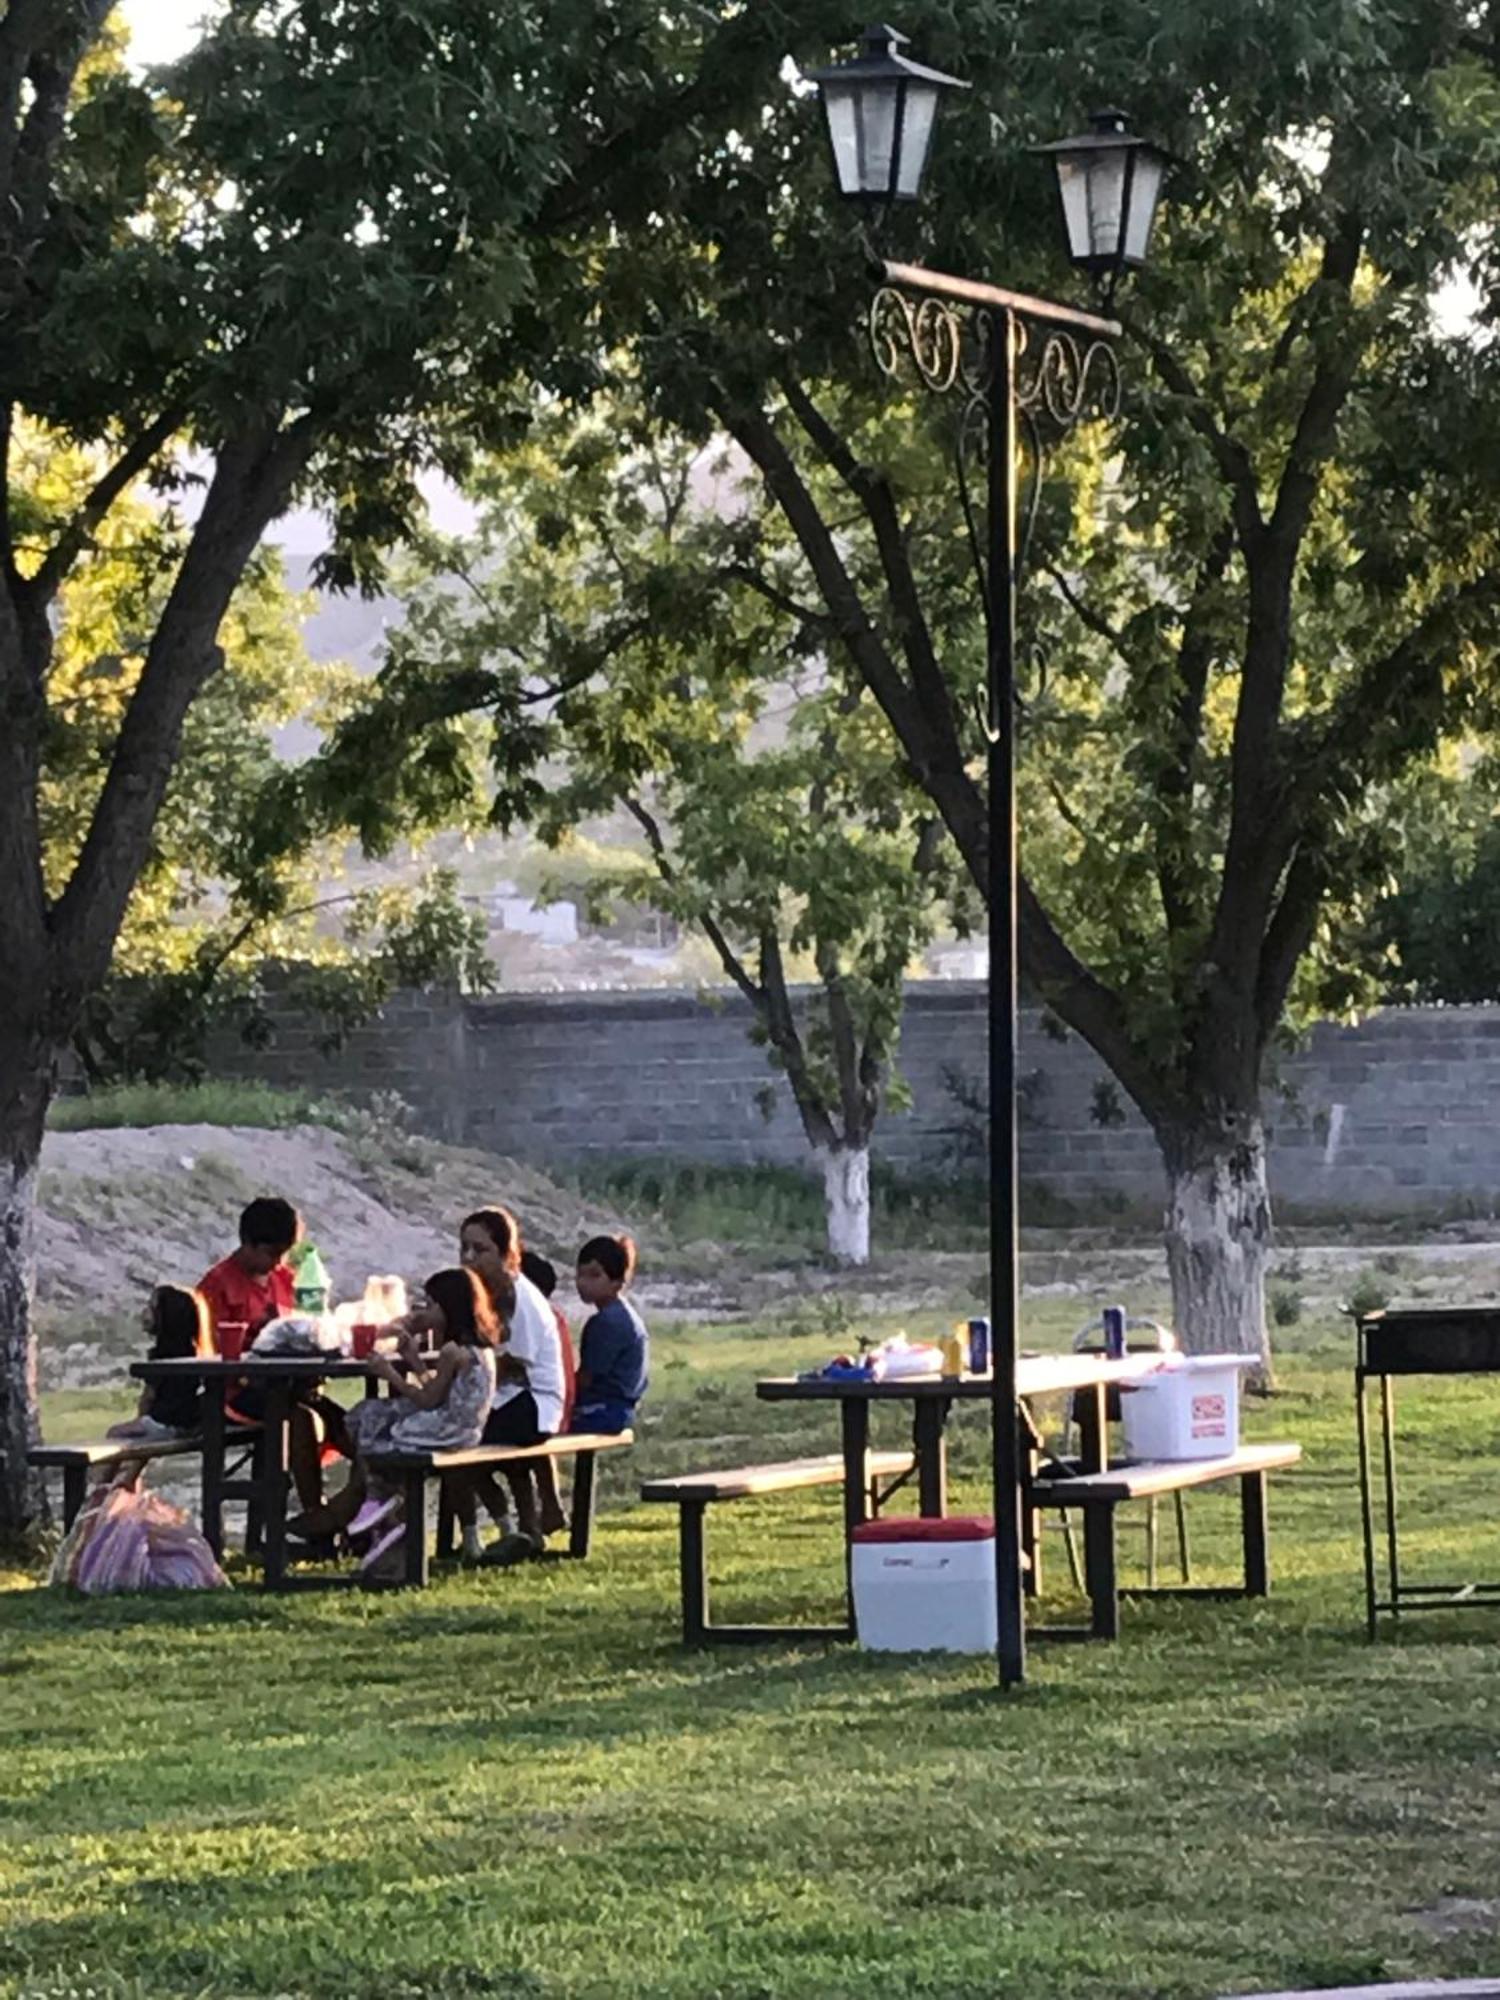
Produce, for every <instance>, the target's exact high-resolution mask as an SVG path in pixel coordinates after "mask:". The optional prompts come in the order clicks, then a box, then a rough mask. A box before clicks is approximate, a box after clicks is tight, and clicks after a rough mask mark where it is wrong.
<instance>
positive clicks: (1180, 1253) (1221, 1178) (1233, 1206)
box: [1162, 1118, 1271, 1376]
mask: <svg viewBox="0 0 1500 2000" xmlns="http://www.w3.org/2000/svg"><path fill="white" fill-rule="evenodd" d="M1162 1151H1163V1154H1164V1155H1165V1158H1166V1164H1167V1189H1168V1192H1167V1212H1166V1221H1165V1230H1166V1248H1167V1269H1168V1271H1169V1272H1170V1274H1171V1280H1172V1317H1173V1322H1174V1328H1175V1331H1176V1333H1177V1337H1178V1339H1179V1340H1180V1341H1181V1343H1182V1345H1183V1346H1184V1347H1185V1348H1186V1349H1188V1350H1189V1352H1192V1353H1196V1354H1204V1353H1220V1354H1230V1353H1233V1354H1258V1355H1259V1356H1260V1357H1261V1363H1262V1370H1263V1373H1264V1374H1265V1375H1266V1376H1269V1374H1270V1367H1271V1347H1270V1340H1269V1338H1268V1336H1267V1331H1266V1258H1267V1254H1268V1252H1269V1250H1270V1246H1271V1201H1270V1195H1269V1193H1268V1192H1267V1188H1266V1150H1265V1135H1264V1132H1263V1130H1262V1128H1261V1123H1260V1120H1259V1118H1245V1119H1243V1120H1241V1121H1239V1123H1238V1128H1237V1130H1235V1131H1234V1132H1233V1133H1231V1134H1227V1135H1224V1136H1218V1135H1214V1136H1212V1137H1211V1136H1209V1135H1205V1134H1201V1133H1199V1134H1189V1135H1174V1136H1172V1137H1171V1138H1169V1139H1164V1140H1163V1143H1162Z"/></svg>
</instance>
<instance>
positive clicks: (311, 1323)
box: [250, 1313, 343, 1360]
mask: <svg viewBox="0 0 1500 2000" xmlns="http://www.w3.org/2000/svg"><path fill="white" fill-rule="evenodd" d="M342 1351H343V1350H342V1347H341V1345H340V1341H339V1329H338V1322H337V1320H335V1318H334V1316H333V1314H332V1313H318V1314H313V1313H286V1314H283V1316H282V1317H281V1318H280V1319H272V1320H267V1322H266V1324H265V1325H264V1326H263V1327H262V1328H261V1330H260V1332H259V1333H258V1334H257V1335H256V1336H255V1338H254V1340H252V1341H251V1343H250V1352H251V1353H252V1354H287V1355H295V1356H298V1357H306V1358H309V1359H312V1360H317V1359H319V1358H320V1357H321V1356H323V1355H325V1354H339V1353H341V1352H342Z"/></svg>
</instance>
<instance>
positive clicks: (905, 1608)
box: [850, 1514, 995, 1653]
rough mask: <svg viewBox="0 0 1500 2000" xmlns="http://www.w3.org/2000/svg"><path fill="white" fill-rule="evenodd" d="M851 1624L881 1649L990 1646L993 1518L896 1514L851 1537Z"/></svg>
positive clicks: (975, 1649) (981, 1649)
mask: <svg viewBox="0 0 1500 2000" xmlns="http://www.w3.org/2000/svg"><path fill="white" fill-rule="evenodd" d="M850 1542H851V1544H852V1547H851V1551H850V1555H851V1569H852V1573H853V1579H854V1623H855V1629H856V1630H857V1632H858V1634H859V1643H860V1645H861V1646H866V1647H869V1648H870V1649H871V1650H873V1651H875V1652H884V1653H992V1652H993V1651H994V1650H995V1524H994V1522H993V1521H992V1520H991V1519H990V1518H989V1516H988V1515H987V1514H984V1515H954V1516H951V1517H950V1518H949V1519H947V1520H943V1521H929V1520H925V1519H913V1518H912V1517H910V1516H904V1515H903V1516H895V1517H892V1518H889V1519H887V1520H884V1521H866V1522H865V1523H864V1524H863V1525H862V1526H861V1527H858V1528H856V1529H855V1530H854V1531H853V1533H852V1534H851V1536H850Z"/></svg>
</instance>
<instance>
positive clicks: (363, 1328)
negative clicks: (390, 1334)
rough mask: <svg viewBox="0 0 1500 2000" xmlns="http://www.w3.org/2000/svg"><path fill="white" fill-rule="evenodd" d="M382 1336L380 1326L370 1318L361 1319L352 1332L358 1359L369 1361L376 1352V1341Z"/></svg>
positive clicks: (351, 1338)
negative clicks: (372, 1323) (375, 1324)
mask: <svg viewBox="0 0 1500 2000" xmlns="http://www.w3.org/2000/svg"><path fill="white" fill-rule="evenodd" d="M379 1338H380V1328H379V1327H378V1326H373V1325H371V1323H370V1322H369V1321H368V1320H360V1321H359V1322H358V1323H357V1324H356V1325H355V1327H354V1328H353V1330H352V1331H351V1333H350V1340H351V1341H352V1343H353V1351H354V1358H355V1360H356V1361H368V1360H369V1358H370V1356H371V1355H372V1354H373V1353H374V1352H375V1343H376V1341H377V1340H378V1339H379Z"/></svg>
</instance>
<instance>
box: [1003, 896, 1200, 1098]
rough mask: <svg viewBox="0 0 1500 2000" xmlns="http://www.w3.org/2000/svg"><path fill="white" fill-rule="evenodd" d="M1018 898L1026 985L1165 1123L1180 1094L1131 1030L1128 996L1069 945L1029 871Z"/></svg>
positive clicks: (1019, 931)
mask: <svg viewBox="0 0 1500 2000" xmlns="http://www.w3.org/2000/svg"><path fill="white" fill-rule="evenodd" d="M1016 901H1017V911H1016V922H1017V930H1018V933H1019V938H1020V945H1021V963H1022V965H1023V966H1024V967H1025V971H1026V980H1027V984H1028V985H1029V986H1031V987H1033V988H1034V989H1035V991H1036V993H1037V994H1038V996H1039V997H1040V998H1041V999H1042V1000H1044V1001H1045V1002H1046V1003H1047V1005H1048V1006H1049V1007H1051V1008H1052V1009H1053V1011H1054V1012H1055V1013H1057V1014H1058V1015H1059V1016H1060V1017H1061V1018H1062V1019H1063V1020H1065V1021H1066V1022H1067V1023H1068V1025H1069V1026H1070V1027H1072V1028H1075V1029H1076V1030H1077V1031H1078V1033H1079V1034H1080V1035H1082V1036H1083V1038H1084V1040H1085V1041H1086V1042H1087V1043H1088V1044H1089V1046H1090V1047H1091V1048H1092V1049H1093V1050H1094V1051H1095V1053H1096V1054H1097V1055H1098V1056H1099V1058H1100V1060H1101V1061H1102V1062H1103V1063H1104V1064H1105V1066H1106V1067H1107V1068H1108V1069H1109V1070H1110V1071H1111V1073H1112V1074H1113V1075H1114V1076H1115V1077H1116V1078H1117V1079H1118V1081H1119V1082H1120V1083H1121V1084H1122V1085H1123V1086H1124V1088H1125V1089H1126V1090H1127V1091H1128V1092H1129V1093H1130V1095H1131V1097H1132V1098H1133V1099H1134V1100H1135V1102H1136V1104H1137V1105H1138V1106H1139V1108H1140V1110H1141V1112H1142V1113H1143V1114H1144V1116H1145V1117H1146V1118H1148V1119H1149V1120H1150V1121H1151V1122H1152V1123H1153V1124H1158V1123H1160V1122H1161V1120H1162V1119H1163V1118H1165V1117H1168V1116H1170V1114H1171V1112H1172V1110H1173V1109H1174V1107H1175V1104H1176V1099H1177V1092H1176V1090H1175V1088H1174V1085H1173V1082H1172V1079H1171V1077H1170V1076H1169V1074H1168V1072H1167V1071H1166V1070H1164V1069H1162V1068H1160V1067H1159V1066H1158V1065H1157V1064H1155V1063H1153V1062H1152V1061H1151V1060H1150V1059H1149V1058H1148V1057H1147V1056H1146V1055H1145V1054H1144V1052H1143V1051H1142V1050H1141V1048H1140V1047H1139V1045H1138V1044H1137V1043H1136V1042H1135V1041H1134V1040H1133V1038H1132V1037H1131V1035H1130V1034H1129V1032H1128V1030H1127V1028H1126V1025H1125V1020H1126V1014H1125V1003H1124V1001H1123V999H1122V998H1121V996H1120V995H1119V994H1118V993H1116V992H1115V990H1114V989H1113V987H1111V986H1108V985H1106V983H1105V982H1104V981H1103V980H1102V979H1100V978H1099V977H1098V976H1097V975H1096V974H1095V973H1092V972H1090V971H1089V969H1088V967H1087V966H1086V965H1084V963H1083V962H1082V960H1081V959H1079V958H1077V957H1076V956H1075V955H1074V953H1073V952H1072V951H1071V950H1070V949H1069V947H1068V946H1067V944H1065V943H1064V941H1063V938H1062V935H1061V933H1060V932H1059V931H1058V929H1057V926H1056V925H1055V924H1054V923H1053V921H1052V919H1051V917H1050V916H1049V915H1048V914H1047V911H1046V909H1045V908H1044V907H1043V905H1042V902H1041V899H1040V898H1039V897H1038V895H1037V893H1036V891H1035V890H1034V889H1033V888H1032V886H1031V884H1030V882H1029V881H1028V880H1027V878H1026V877H1025V875H1019V876H1018V877H1017V879H1016ZM992 921H993V918H992Z"/></svg>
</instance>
